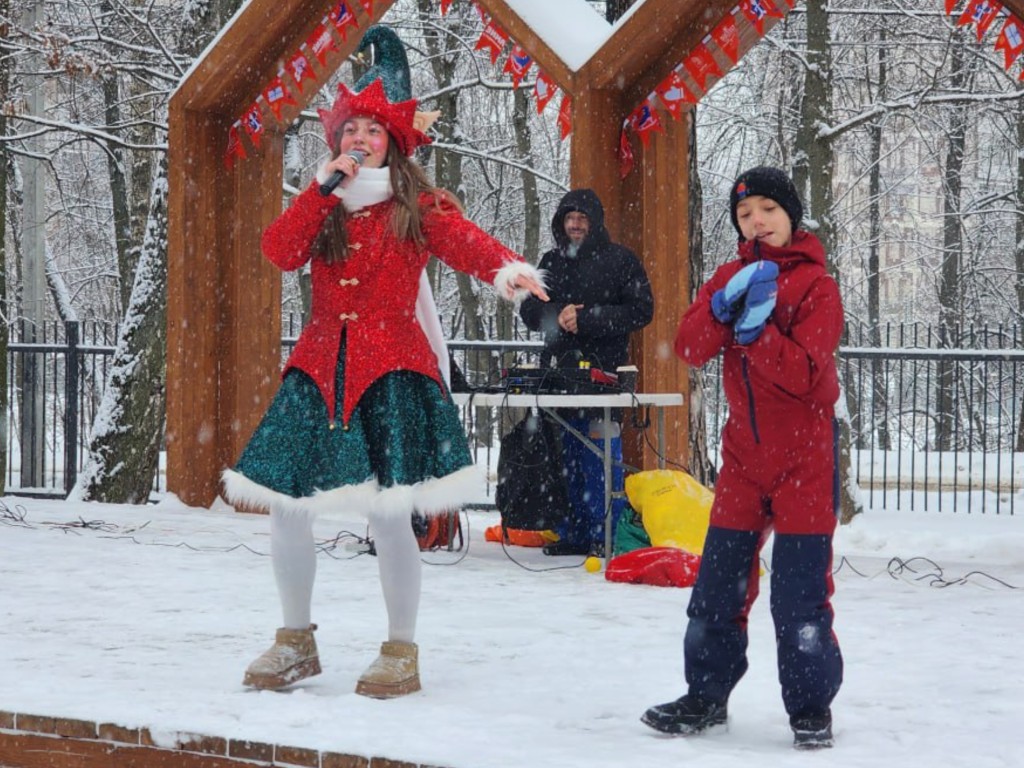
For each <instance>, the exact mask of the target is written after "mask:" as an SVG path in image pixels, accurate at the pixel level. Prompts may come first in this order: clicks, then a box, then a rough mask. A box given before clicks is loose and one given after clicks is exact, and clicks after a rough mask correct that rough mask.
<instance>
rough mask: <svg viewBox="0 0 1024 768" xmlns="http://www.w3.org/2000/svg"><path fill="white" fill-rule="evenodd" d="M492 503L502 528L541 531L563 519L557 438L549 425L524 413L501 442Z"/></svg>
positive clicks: (564, 492)
mask: <svg viewBox="0 0 1024 768" xmlns="http://www.w3.org/2000/svg"><path fill="white" fill-rule="evenodd" d="M494 500H495V504H496V505H497V507H498V509H499V510H500V512H501V524H502V527H503V528H516V529H520V530H526V531H545V530H549V529H551V528H554V527H555V526H556V525H557V524H558V523H560V522H562V521H564V520H566V519H567V518H568V516H569V492H568V487H567V485H566V481H565V472H564V470H563V464H562V435H561V430H560V429H559V428H558V427H557V426H556V425H555V423H554V421H553V420H552V419H550V418H548V417H545V416H543V415H542V414H540V413H530V414H528V415H527V416H526V417H525V418H523V420H522V421H520V422H519V423H518V424H516V425H515V426H514V427H512V431H510V432H509V433H508V434H507V435H505V437H503V438H502V439H501V452H500V453H499V455H498V485H497V488H496V490H495V496H494Z"/></svg>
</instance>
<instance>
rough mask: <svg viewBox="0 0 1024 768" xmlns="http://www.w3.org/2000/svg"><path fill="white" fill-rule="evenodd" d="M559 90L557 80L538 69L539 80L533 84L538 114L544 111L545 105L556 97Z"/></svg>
mask: <svg viewBox="0 0 1024 768" xmlns="http://www.w3.org/2000/svg"><path fill="white" fill-rule="evenodd" d="M557 91H558V86H557V85H555V81H554V80H552V79H551V78H550V77H548V76H547V74H546V73H544V72H541V71H540V70H538V71H537V82H536V83H535V84H534V86H533V95H534V96H535V97H536V99H537V114H538V115H539V114H540V113H541V112H543V111H544V107H546V106H547V105H548V102H549V101H551V99H552V98H554V95H555V93H556V92H557Z"/></svg>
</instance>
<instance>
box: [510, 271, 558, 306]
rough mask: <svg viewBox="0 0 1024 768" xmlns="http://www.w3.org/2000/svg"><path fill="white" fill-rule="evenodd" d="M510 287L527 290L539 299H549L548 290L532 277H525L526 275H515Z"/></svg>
mask: <svg viewBox="0 0 1024 768" xmlns="http://www.w3.org/2000/svg"><path fill="white" fill-rule="evenodd" d="M512 288H513V289H515V290H520V291H529V292H530V293H532V294H533V295H534V296H536V297H537V298H538V299H540V300H541V301H548V300H549V299H548V292H547V291H545V290H544V286H543V285H541V284H540V283H539V282H537V281H536V280H534V279H533V278H532V277H527V276H526V275H520V276H519V277H517V278H516V281H515V282H514V283H512ZM509 298H511V297H509Z"/></svg>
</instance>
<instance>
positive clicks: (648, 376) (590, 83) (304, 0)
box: [167, 0, 786, 506]
mask: <svg viewBox="0 0 1024 768" xmlns="http://www.w3.org/2000/svg"><path fill="white" fill-rule="evenodd" d="M466 1H468V0H456V2H466ZM394 2H395V0H376V2H375V3H373V8H374V12H373V14H372V18H367V17H366V15H365V12H364V10H363V8H362V4H361V3H359V2H357V1H356V0H350V2H349V3H348V6H349V7H350V9H351V10H352V11H353V12H355V13H356V14H357V15H358V19H359V24H360V28H361V29H365V28H366V27H367V26H368V25H369V24H370V23H373V22H376V21H377V20H379V19H380V18H381V17H382V16H383V15H384V13H385V12H386V11H387V10H388V9H389V8H390V7H391V6H392V5H393V4H394ZM559 2H560V3H562V2H565V5H566V12H567V14H569V13H571V7H572V6H573V5H575V6H577V7H582V6H583V3H582V2H568V1H567V0H559ZM641 2H642V4H641V5H640V6H639V7H638V8H636V9H635V12H634V13H632V14H630V15H629V16H628V17H626V18H625V19H624V20H623V21H622V23H621V24H619V25H617V27H616V29H615V32H614V34H613V35H611V36H610V37H609V38H608V40H607V42H605V43H604V44H603V45H602V46H601V47H600V48H599V49H598V50H597V51H596V53H594V54H593V55H592V56H591V57H590V58H589V59H588V60H587V61H586V62H585V63H584V64H583V65H582V67H580V68H579V69H578V70H574V69H572V68H570V67H569V66H568V65H567V64H566V63H565V62H564V61H563V60H562V59H561V58H559V56H558V54H557V53H556V52H555V51H554V50H553V49H552V47H551V46H549V45H548V43H546V42H545V37H544V30H537V29H534V28H533V27H531V25H530V23H529V22H528V21H527V20H526V19H524V18H523V16H522V15H520V13H519V12H518V11H517V10H516V9H517V8H522V7H523V6H524V3H523V2H522V1H521V0H520V2H518V3H517V2H506V1H505V0H478V4H479V5H480V6H481V7H482V8H483V9H484V10H485V11H487V12H488V13H489V14H490V15H491V16H492V17H493V18H494V19H495V20H496V21H497V22H498V23H499V24H500V25H501V26H502V27H503V28H504V29H505V30H506V31H507V32H508V33H509V34H510V35H511V37H512V38H513V39H514V40H516V41H517V42H519V43H520V44H521V45H523V46H524V47H525V48H526V49H527V50H528V51H529V52H530V53H531V54H532V55H533V57H534V59H535V61H536V62H537V64H538V65H539V66H540V68H541V69H543V70H544V71H545V72H546V73H548V74H549V75H550V76H551V77H552V78H553V79H554V80H555V81H556V82H557V83H558V85H559V86H560V87H561V88H562V89H563V90H564V91H565V92H566V93H568V94H571V96H572V97H573V120H574V128H573V134H572V152H571V183H572V186H574V187H581V186H588V187H592V188H593V189H595V190H596V191H597V193H598V195H600V197H601V199H602V201H603V202H604V205H605V208H606V221H607V223H608V226H609V230H610V231H611V233H612V235H613V237H615V239H617V240H618V241H620V242H622V243H624V244H626V245H628V246H629V247H631V248H633V250H635V251H636V252H637V253H638V254H641V255H642V258H643V260H644V263H645V265H646V267H647V270H648V274H649V275H650V277H651V282H652V284H653V286H654V292H655V302H656V311H655V318H654V322H653V323H652V324H651V325H650V326H648V327H647V328H646V329H645V330H644V332H643V333H642V334H640V335H639V339H638V340H637V342H636V348H635V349H634V359H635V360H636V362H637V364H638V365H639V367H640V384H641V387H642V389H644V390H645V391H658V392H678V391H683V392H684V393H685V392H686V390H687V372H686V369H685V367H684V366H683V365H682V364H681V363H680V361H679V360H678V359H677V358H676V357H675V355H674V354H673V353H672V349H671V343H672V339H673V337H674V334H675V329H676V324H677V322H678V319H679V316H680V314H681V312H682V310H683V309H684V308H685V306H686V304H687V303H688V297H689V290H690V275H689V257H688V253H689V251H688V249H689V245H688V243H689V231H688V226H687V222H688V220H689V195H688V189H689V174H688V148H687V144H688V128H687V124H686V122H685V121H672V120H666V121H665V123H666V132H665V134H664V135H659V136H657V137H655V139H654V140H653V141H652V142H651V145H650V147H648V148H647V149H645V150H643V151H642V152H638V153H637V168H636V170H634V172H633V173H632V174H631V175H630V176H628V177H627V178H626V179H625V181H623V180H621V179H620V178H619V173H618V165H617V163H616V162H615V157H616V152H617V148H618V145H619V135H620V130H621V128H622V123H623V120H624V119H625V117H626V116H627V115H628V114H629V113H631V112H632V111H633V110H634V109H635V108H636V107H637V106H638V105H639V104H640V103H642V101H643V100H644V98H645V97H646V96H647V94H649V93H651V92H652V91H653V90H654V88H655V87H656V86H657V85H658V83H659V82H661V80H662V79H663V78H664V77H665V76H666V75H668V73H669V72H670V71H671V69H672V68H673V67H674V66H675V65H676V64H678V63H679V62H681V61H682V60H683V59H684V58H685V57H686V56H687V54H688V53H689V52H690V51H691V50H692V49H693V48H694V47H695V46H696V45H697V44H698V43H700V42H701V40H702V39H704V38H705V36H706V35H707V34H708V33H709V32H710V31H711V30H712V29H713V28H714V27H715V25H717V24H718V22H719V21H720V20H721V19H722V18H724V17H725V16H726V15H727V14H728V13H729V12H730V11H731V9H733V8H734V7H735V5H736V3H737V0H641ZM527 5H528V4H527ZM777 5H779V6H780V7H782V8H785V7H786V6H785V2H784V0H779V1H778V3H777ZM329 6H330V3H328V2H327V1H326V0H251V2H250V3H249V4H248V5H246V6H245V7H244V9H243V10H241V11H240V12H239V14H238V15H237V16H236V18H235V19H234V20H233V22H232V23H231V24H230V25H229V27H228V28H227V29H226V30H225V32H224V33H223V34H222V35H221V36H220V37H219V38H218V39H217V40H216V42H215V44H214V45H212V46H211V48H210V49H209V50H208V51H207V52H206V53H205V54H204V55H203V56H202V57H201V58H200V60H199V61H198V62H197V64H196V66H195V67H194V68H193V70H192V71H191V72H190V73H189V74H188V76H187V77H186V78H185V79H184V81H183V82H182V84H181V86H180V87H179V89H178V91H177V92H176V93H175V95H174V97H173V98H172V99H171V102H170V113H169V125H170V134H169V150H168V159H169V200H168V216H169V222H168V306H167V316H168V320H167V323H168V328H167V347H168V353H167V354H168V357H167V453H168V465H167V484H168V490H170V491H173V492H175V493H176V494H178V496H179V497H180V498H181V499H182V500H183V501H184V502H185V503H187V504H192V505H199V506H209V505H210V504H211V503H212V502H213V501H214V499H215V498H216V496H217V492H218V481H219V474H220V471H221V469H223V468H224V467H227V466H230V465H231V464H232V463H233V462H234V461H235V460H236V458H237V457H238V454H239V452H240V451H241V449H242V447H243V446H244V444H245V442H246V441H247V440H248V438H249V436H250V434H251V433H252V430H253V429H254V428H255V427H256V424H257V422H258V420H259V418H260V417H261V415H262V413H263V412H264V410H265V409H266V407H267V405H268V404H269V401H270V398H271V397H272V396H273V394H274V392H275V390H276V388H277V382H278V372H279V370H280V339H281V320H280V303H281V282H280V276H279V274H278V273H277V270H276V269H275V268H274V267H272V266H270V265H269V264H268V263H267V262H266V261H265V260H264V259H262V258H259V257H258V254H259V252H260V243H259V240H260V233H261V232H262V230H263V228H264V227H265V226H266V225H267V224H269V223H270V222H271V221H272V220H273V219H274V218H275V217H276V216H277V215H278V213H279V212H280V208H281V195H280V189H281V185H282V174H283V162H282V148H283V144H284V134H283V130H282V128H281V127H280V126H282V125H289V124H290V123H291V122H293V121H294V119H295V118H296V117H297V116H298V114H299V112H300V110H301V109H302V108H303V107H305V106H306V104H307V103H308V102H309V101H310V100H311V98H312V96H313V92H314V89H313V88H310V87H309V86H308V85H307V87H306V93H305V94H302V95H299V93H298V89H297V88H293V89H292V90H293V91H295V92H296V95H297V98H298V100H299V102H300V103H298V104H295V105H287V106H285V107H284V108H283V111H282V112H283V113H282V120H280V121H278V122H275V121H267V122H266V132H265V134H264V135H263V136H262V140H261V142H260V146H259V148H257V149H253V148H249V157H247V158H245V159H242V160H240V161H238V162H235V163H234V164H233V166H232V167H231V168H228V167H226V165H225V162H224V153H225V146H226V142H227V136H228V133H229V130H230V129H231V126H232V124H233V123H234V122H235V121H236V120H237V119H238V118H239V116H240V115H242V114H243V113H244V112H245V110H246V109H247V108H248V107H249V106H250V105H251V104H252V103H253V101H254V100H255V99H256V97H257V96H258V95H259V92H260V89H262V88H263V87H265V86H266V84H267V83H269V82H270V81H271V80H272V79H273V77H274V76H276V75H277V74H278V72H279V70H280V69H281V66H282V61H283V60H284V59H285V57H287V56H289V55H290V54H291V53H292V52H294V51H295V50H296V49H298V48H299V46H300V45H302V43H304V42H305V41H306V40H307V39H308V38H309V36H310V35H311V34H312V33H313V32H314V30H316V28H317V26H318V25H319V23H320V21H321V19H322V18H323V17H324V15H325V13H326V12H327V10H328V7H329ZM586 12H590V11H589V9H586ZM567 21H569V19H567ZM770 22H771V20H769V24H766V27H768V26H770ZM738 27H739V31H740V54H741V55H742V53H745V52H746V51H747V50H748V49H749V48H750V47H751V46H752V45H753V44H754V43H756V41H757V39H758V37H757V34H756V33H755V32H754V31H753V28H752V27H750V26H749V24H746V23H740V24H739V25H738ZM348 32H349V34H348V39H347V41H341V39H340V37H338V38H337V39H336V42H337V43H338V48H337V50H334V51H330V52H328V54H327V56H326V59H325V63H324V64H323V65H322V66H319V62H314V69H315V70H316V71H317V74H318V77H319V79H320V81H323V80H324V79H326V78H327V77H329V76H330V75H331V74H332V73H333V72H334V71H335V70H336V69H337V68H338V67H339V66H341V64H342V63H343V62H344V61H345V59H346V58H347V57H348V56H349V55H350V54H351V53H352V52H353V51H354V49H355V47H356V45H357V43H358V39H359V34H360V32H359V31H358V30H353V29H349V30H348ZM310 58H311V59H312V57H310ZM716 60H717V61H718V63H719V65H720V67H721V69H723V70H725V69H728V67H729V66H731V62H730V61H728V59H726V58H725V57H724V55H721V52H718V54H717V55H716ZM674 416H675V419H674V420H675V426H674V428H670V429H669V430H668V434H669V442H668V446H667V447H668V454H669V457H670V458H672V459H674V460H677V461H684V460H685V458H686V454H687V437H688V426H687V425H688V423H689V414H688V409H687V408H684V409H679V410H678V411H677V412H676V414H674ZM627 450H628V451H629V454H630V458H632V459H633V462H634V463H642V465H643V466H653V464H654V461H655V458H656V457H655V456H654V454H653V452H652V451H651V449H649V448H646V447H644V446H643V445H642V444H640V443H637V444H636V445H633V446H632V450H629V449H627ZM641 454H642V455H641Z"/></svg>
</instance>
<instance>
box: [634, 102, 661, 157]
mask: <svg viewBox="0 0 1024 768" xmlns="http://www.w3.org/2000/svg"><path fill="white" fill-rule="evenodd" d="M629 124H630V125H632V126H633V130H634V131H636V132H637V135H638V136H639V137H640V141H642V142H643V145H644V147H647V145H648V144H649V143H650V141H651V134H652V133H655V132H657V131H664V130H665V126H663V125H662V124H661V118H660V117H658V111H657V110H656V109H655V108H654V104H652V103H651V99H650V98H648V99H647V101H645V102H644V103H643V104H641V105H640V106H639V107H637V108H636V109H635V110H634V111H633V114H632V115H630V116H629Z"/></svg>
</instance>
